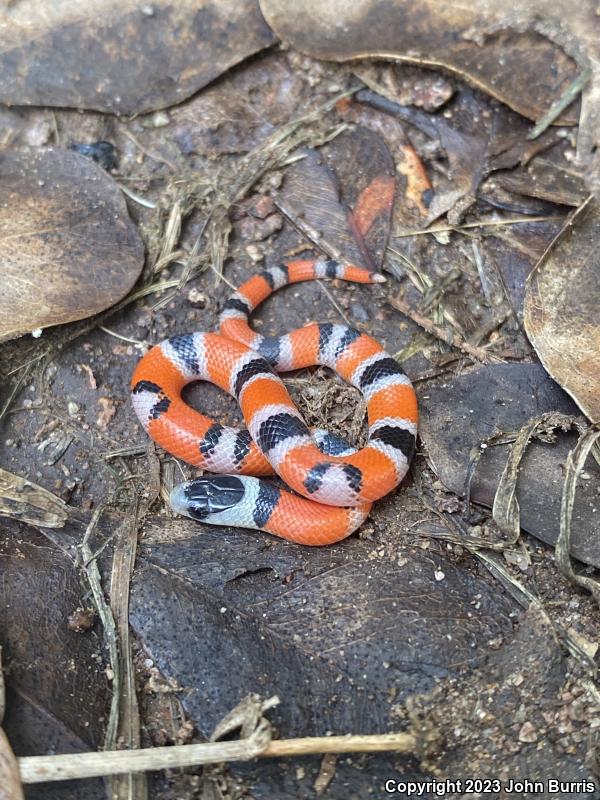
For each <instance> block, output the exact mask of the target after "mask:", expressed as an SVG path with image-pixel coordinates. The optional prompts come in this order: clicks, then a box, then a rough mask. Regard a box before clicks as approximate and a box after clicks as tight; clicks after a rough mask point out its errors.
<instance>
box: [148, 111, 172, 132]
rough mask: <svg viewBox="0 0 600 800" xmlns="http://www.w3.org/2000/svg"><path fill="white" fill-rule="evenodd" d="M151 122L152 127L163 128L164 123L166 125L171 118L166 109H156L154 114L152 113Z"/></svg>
mask: <svg viewBox="0 0 600 800" xmlns="http://www.w3.org/2000/svg"><path fill="white" fill-rule="evenodd" d="M151 122H152V127H153V128H164V127H165V125H168V124H169V123H170V122H171V120H170V118H169V115H168V114H167V112H166V111H156V112H155V113H154V114H152V117H151Z"/></svg>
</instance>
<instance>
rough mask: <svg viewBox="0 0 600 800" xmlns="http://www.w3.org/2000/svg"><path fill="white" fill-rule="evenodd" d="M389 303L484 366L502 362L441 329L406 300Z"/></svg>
mask: <svg viewBox="0 0 600 800" xmlns="http://www.w3.org/2000/svg"><path fill="white" fill-rule="evenodd" d="M388 303H389V304H390V305H391V306H393V308H395V309H396V310H397V311H400V312H401V313H402V314H405V315H406V316H407V317H410V319H412V321H413V322H416V323H417V325H420V326H421V328H423V329H424V330H426V331H427V332H428V333H431V334H432V335H433V336H436V337H437V338H438V339H441V340H442V341H443V342H446V344H449V345H451V346H452V347H456V348H458V350H462V351H463V353H467V355H470V356H471V358H474V359H475V360H476V361H481V363H482V364H487V363H488V362H489V361H499V360H501V359H498V358H497V356H493V355H492V354H491V353H488V352H487V350H484V348H482V347H476V346H475V345H472V344H469V343H468V342H465V341H464V340H463V339H461V338H460V337H459V336H456V334H454V333H450V331H447V330H445V329H444V328H440V326H439V325H436V324H435V323H434V322H432V321H431V320H430V319H427V317H424V316H423V315H422V314H419V312H418V311H415V310H414V308H411V307H410V306H409V304H408V303H406V302H405V301H404V300H401V299H400V298H399V297H390V298H388Z"/></svg>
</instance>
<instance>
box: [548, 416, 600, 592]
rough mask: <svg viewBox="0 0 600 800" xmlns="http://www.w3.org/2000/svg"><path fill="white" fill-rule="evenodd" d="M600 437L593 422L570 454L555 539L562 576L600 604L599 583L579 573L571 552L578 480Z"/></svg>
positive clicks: (597, 426)
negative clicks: (572, 522)
mask: <svg viewBox="0 0 600 800" xmlns="http://www.w3.org/2000/svg"><path fill="white" fill-rule="evenodd" d="M598 440H600V423H596V424H595V425H592V426H591V427H590V428H588V429H587V431H586V432H585V433H583V434H582V436H581V437H580V439H579V441H578V442H577V444H576V445H575V447H574V448H573V450H571V452H570V453H569V455H568V457H567V466H566V473H565V483H564V487H563V494H562V501H561V508H560V532H559V535H558V540H557V542H556V563H557V564H558V567H559V569H560V571H561V572H562V573H563V575H565V576H566V577H567V578H569V580H571V581H572V582H573V583H575V584H577V586H581V587H582V588H583V589H587V590H588V591H589V592H590V593H591V594H592V596H593V597H594V599H595V600H596V602H597V603H599V604H600V583H599V582H598V581H597V580H594V579H593V578H590V577H588V576H586V575H579V574H578V573H576V572H575V570H574V569H573V564H572V563H571V557H570V555H569V545H570V542H571V519H572V517H573V506H574V504H575V494H576V491H577V482H578V480H579V478H580V476H581V473H582V472H583V468H584V466H585V462H586V460H587V458H588V456H589V454H590V451H591V449H592V447H593V446H594V444H595V443H596V442H597V441H598Z"/></svg>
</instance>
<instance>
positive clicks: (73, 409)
mask: <svg viewBox="0 0 600 800" xmlns="http://www.w3.org/2000/svg"><path fill="white" fill-rule="evenodd" d="M67 411H68V412H69V416H70V417H74V416H75V415H76V414H77V413H78V411H79V406H78V405H77V403H75V402H74V401H73V400H69V402H68V403H67Z"/></svg>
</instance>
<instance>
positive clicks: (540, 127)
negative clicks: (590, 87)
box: [527, 68, 592, 139]
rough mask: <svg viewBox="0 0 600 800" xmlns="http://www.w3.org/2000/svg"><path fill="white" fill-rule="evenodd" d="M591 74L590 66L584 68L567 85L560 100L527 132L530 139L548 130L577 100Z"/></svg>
mask: <svg viewBox="0 0 600 800" xmlns="http://www.w3.org/2000/svg"><path fill="white" fill-rule="evenodd" d="M591 74H592V72H591V70H590V69H589V68H588V69H584V70H583V72H582V73H581V74H580V75H578V76H577V77H576V78H575V80H574V81H573V83H571V85H570V86H568V87H567V89H566V90H565V91H564V92H563V93H562V95H561V96H560V97H559V98H558V100H556V101H555V102H554V103H552V105H551V106H550V108H549V109H548V111H546V113H545V114H544V116H543V117H542V118H541V119H540V120H539V121H538V122H536V124H535V127H534V128H533V130H532V131H530V132H529V133H528V134H527V138H528V139H537V138H538V136H540V135H541V134H542V133H543V132H544V131H545V130H546V128H549V127H550V125H552V123H553V122H555V121H556V120H557V119H558V117H559V116H560V115H561V114H562V112H563V111H564V110H565V108H566V107H567V106H569V105H570V104H571V103H572V102H573V100H575V98H576V97H577V95H578V94H579V92H580V91H581V90H582V89H583V87H584V86H585V84H586V83H587V82H588V80H589V79H590V75H591Z"/></svg>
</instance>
